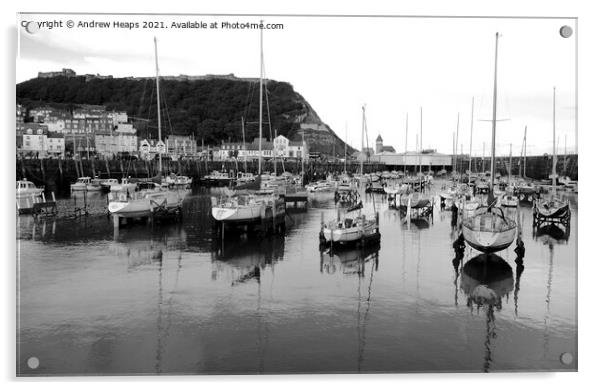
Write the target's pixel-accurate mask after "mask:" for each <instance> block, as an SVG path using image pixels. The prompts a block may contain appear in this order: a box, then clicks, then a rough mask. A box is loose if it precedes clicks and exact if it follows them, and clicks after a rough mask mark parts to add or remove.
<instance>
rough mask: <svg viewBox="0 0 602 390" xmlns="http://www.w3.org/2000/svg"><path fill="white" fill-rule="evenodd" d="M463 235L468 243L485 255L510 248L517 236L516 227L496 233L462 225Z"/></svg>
mask: <svg viewBox="0 0 602 390" xmlns="http://www.w3.org/2000/svg"><path fill="white" fill-rule="evenodd" d="M462 234H463V235H464V239H465V240H466V242H467V243H468V244H469V245H470V246H471V247H473V248H474V249H476V250H478V251H481V252H484V253H494V252H498V251H501V250H504V249H506V248H508V247H509V246H510V245H511V244H512V241H514V237H515V235H516V227H514V228H511V229H507V230H502V231H495V230H482V229H479V228H478V227H477V228H473V227H469V226H467V225H466V224H462Z"/></svg>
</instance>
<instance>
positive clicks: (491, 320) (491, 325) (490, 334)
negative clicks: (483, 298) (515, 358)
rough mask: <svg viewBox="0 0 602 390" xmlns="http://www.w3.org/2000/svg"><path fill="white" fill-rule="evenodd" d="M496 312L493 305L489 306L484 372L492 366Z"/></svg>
mask: <svg viewBox="0 0 602 390" xmlns="http://www.w3.org/2000/svg"><path fill="white" fill-rule="evenodd" d="M495 336H496V335H495V314H494V312H493V305H488V306H487V335H486V336H485V361H484V362H483V372H489V367H490V366H491V361H492V360H493V358H492V350H491V339H494V338H495Z"/></svg>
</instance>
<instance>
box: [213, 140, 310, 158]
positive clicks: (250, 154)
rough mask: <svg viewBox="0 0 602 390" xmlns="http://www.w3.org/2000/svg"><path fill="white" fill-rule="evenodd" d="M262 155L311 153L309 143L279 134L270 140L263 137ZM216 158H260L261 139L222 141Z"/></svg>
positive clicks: (293, 155)
mask: <svg viewBox="0 0 602 390" xmlns="http://www.w3.org/2000/svg"><path fill="white" fill-rule="evenodd" d="M261 156H262V158H264V159H270V158H273V157H277V158H283V159H305V160H306V159H308V158H309V153H308V150H307V143H306V142H302V141H298V142H297V141H290V140H289V139H288V138H286V137H284V136H282V135H279V136H278V137H276V138H274V141H273V142H269V141H268V140H267V139H265V138H263V139H262V141H261ZM214 158H216V159H219V160H221V161H224V160H229V159H232V158H236V159H238V160H239V161H241V160H245V159H247V160H257V159H259V139H258V138H255V139H254V140H253V142H251V143H248V144H243V143H242V142H224V143H222V145H221V147H220V149H219V153H218V154H217V156H216V155H215V154H214Z"/></svg>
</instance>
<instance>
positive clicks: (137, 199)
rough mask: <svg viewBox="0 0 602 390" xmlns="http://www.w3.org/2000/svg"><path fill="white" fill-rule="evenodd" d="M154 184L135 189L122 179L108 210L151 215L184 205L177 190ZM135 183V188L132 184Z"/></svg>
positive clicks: (122, 214) (135, 215) (118, 213)
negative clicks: (157, 211)
mask: <svg viewBox="0 0 602 390" xmlns="http://www.w3.org/2000/svg"><path fill="white" fill-rule="evenodd" d="M154 42H155V65H156V81H157V123H158V131H159V132H158V136H159V140H161V104H160V93H159V58H158V55H157V38H155V40H154ZM161 160H162V158H161V150H159V175H158V178H157V181H158V183H161V182H162V180H161V175H162V172H163V170H162V165H161V164H162V162H161ZM158 183H156V184H154V188H150V189H144V190H141V191H136V190H135V188H136V187H135V186H136V184H135V183H129V182H128V180H127V179H122V183H121V187H119V188H116V189H115V191H113V187H111V192H110V193H109V205H108V210H109V212H110V213H111V214H113V215H115V216H117V217H123V218H140V217H150V216H151V215H152V214H153V213H154V212H155V211H156V210H158V209H161V210H165V211H167V212H170V211H174V210H178V209H180V208H181V207H182V200H183V197H182V196H181V195H180V193H179V192H177V191H169V190H166V189H164V188H162V187H161V185H160V184H158ZM130 184H131V185H133V186H134V189H132V187H131V186H130Z"/></svg>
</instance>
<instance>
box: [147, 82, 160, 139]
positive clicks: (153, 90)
mask: <svg viewBox="0 0 602 390" xmlns="http://www.w3.org/2000/svg"><path fill="white" fill-rule="evenodd" d="M154 96H155V89H154V88H151V92H150V100H149V103H148V109H147V110H146V119H147V122H146V123H147V125H146V137H147V138H150V134H149V131H150V129H149V127H150V121H151V109H152V107H153V106H154V103H153V97H154ZM153 117H154V116H153ZM157 128H158V127H157Z"/></svg>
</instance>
